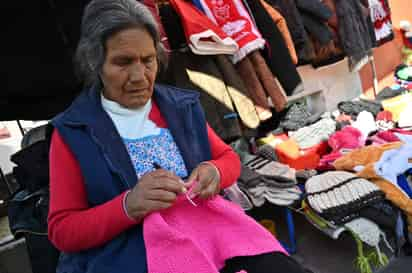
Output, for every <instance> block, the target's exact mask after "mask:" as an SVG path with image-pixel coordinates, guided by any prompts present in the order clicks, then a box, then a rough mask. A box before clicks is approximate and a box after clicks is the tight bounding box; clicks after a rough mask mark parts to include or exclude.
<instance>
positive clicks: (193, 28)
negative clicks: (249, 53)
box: [170, 0, 238, 55]
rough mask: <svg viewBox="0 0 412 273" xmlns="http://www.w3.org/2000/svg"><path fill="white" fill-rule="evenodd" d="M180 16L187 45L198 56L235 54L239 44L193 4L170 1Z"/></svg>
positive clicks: (179, 0)
mask: <svg viewBox="0 0 412 273" xmlns="http://www.w3.org/2000/svg"><path fill="white" fill-rule="evenodd" d="M170 3H171V5H172V6H173V8H174V9H175V10H176V12H177V13H178V14H179V16H180V18H181V20H182V25H183V28H184V31H185V36H186V40H187V43H188V45H189V47H190V49H191V50H192V52H193V53H195V54H198V55H218V54H234V53H235V52H236V51H237V50H238V45H237V43H236V42H235V41H234V40H233V39H231V38H230V37H228V35H226V33H224V32H223V31H222V30H221V29H219V27H217V26H216V25H215V24H213V22H212V21H211V20H209V19H208V18H207V17H206V16H205V15H204V14H202V12H200V11H199V10H198V9H197V8H196V7H195V6H194V5H193V4H191V3H189V2H186V1H184V0H170Z"/></svg>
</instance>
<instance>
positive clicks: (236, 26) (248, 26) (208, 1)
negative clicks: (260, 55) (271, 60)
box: [197, 0, 265, 63]
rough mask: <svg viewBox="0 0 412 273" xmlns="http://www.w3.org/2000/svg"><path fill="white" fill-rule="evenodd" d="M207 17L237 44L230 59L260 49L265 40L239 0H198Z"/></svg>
mask: <svg viewBox="0 0 412 273" xmlns="http://www.w3.org/2000/svg"><path fill="white" fill-rule="evenodd" d="M197 2H198V3H199V4H200V5H201V8H202V9H203V10H204V12H205V13H206V15H207V17H208V18H209V19H210V20H212V21H213V22H214V23H215V24H216V25H217V26H218V27H219V28H221V29H222V30H223V31H224V32H225V33H226V34H227V35H228V36H230V37H231V38H232V39H233V40H235V41H236V43H237V44H238V45H239V50H238V51H237V52H236V53H235V54H234V55H233V57H232V61H233V62H234V63H237V62H239V61H240V60H241V59H243V58H244V57H245V56H246V55H248V54H249V53H250V52H252V51H255V50H257V49H262V48H263V47H264V46H265V40H264V39H263V38H262V35H261V34H260V33H259V31H258V30H257V28H256V26H255V25H254V24H253V21H252V19H251V18H250V15H249V13H248V12H247V10H246V8H245V6H244V5H243V3H242V1H241V0H198V1H197Z"/></svg>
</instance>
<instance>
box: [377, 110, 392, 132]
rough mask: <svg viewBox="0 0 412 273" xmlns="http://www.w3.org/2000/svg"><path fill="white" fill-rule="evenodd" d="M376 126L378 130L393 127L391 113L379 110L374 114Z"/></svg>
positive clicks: (386, 129)
mask: <svg viewBox="0 0 412 273" xmlns="http://www.w3.org/2000/svg"><path fill="white" fill-rule="evenodd" d="M376 127H377V128H378V130H379V131H388V130H391V129H393V128H394V127H395V122H394V121H393V115H392V113H391V112H389V111H381V112H379V113H378V115H377V116H376Z"/></svg>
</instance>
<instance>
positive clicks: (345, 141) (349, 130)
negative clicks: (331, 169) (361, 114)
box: [328, 126, 365, 152]
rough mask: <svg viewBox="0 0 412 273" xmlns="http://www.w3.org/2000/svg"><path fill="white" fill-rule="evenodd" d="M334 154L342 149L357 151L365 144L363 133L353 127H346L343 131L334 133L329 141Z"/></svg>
mask: <svg viewBox="0 0 412 273" xmlns="http://www.w3.org/2000/svg"><path fill="white" fill-rule="evenodd" d="M328 144H329V146H330V147H331V148H332V150H333V152H337V151H339V150H341V149H356V148H360V147H362V146H363V145H364V144H365V143H364V141H363V140H362V133H361V131H359V130H358V129H356V128H354V127H352V126H345V127H344V128H343V129H342V130H340V131H338V132H336V133H334V134H333V135H332V136H331V137H330V138H329V140H328Z"/></svg>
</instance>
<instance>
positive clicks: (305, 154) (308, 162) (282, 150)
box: [275, 138, 328, 170]
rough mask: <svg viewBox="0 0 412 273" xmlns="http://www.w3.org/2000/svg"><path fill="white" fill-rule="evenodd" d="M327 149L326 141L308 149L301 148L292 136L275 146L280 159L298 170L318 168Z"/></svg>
mask: <svg viewBox="0 0 412 273" xmlns="http://www.w3.org/2000/svg"><path fill="white" fill-rule="evenodd" d="M327 149H328V144H327V142H326V141H322V142H321V143H319V144H317V145H315V146H313V147H310V148H308V149H300V147H299V145H298V143H296V141H295V140H294V139H292V138H290V139H288V140H286V141H283V142H282V143H280V144H278V145H276V148H275V150H276V154H277V155H278V157H279V161H280V162H282V163H284V164H287V165H289V166H291V167H292V168H295V169H296V170H304V169H315V168H317V167H318V164H319V160H320V157H321V156H322V155H324V154H325V153H326V152H327Z"/></svg>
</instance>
